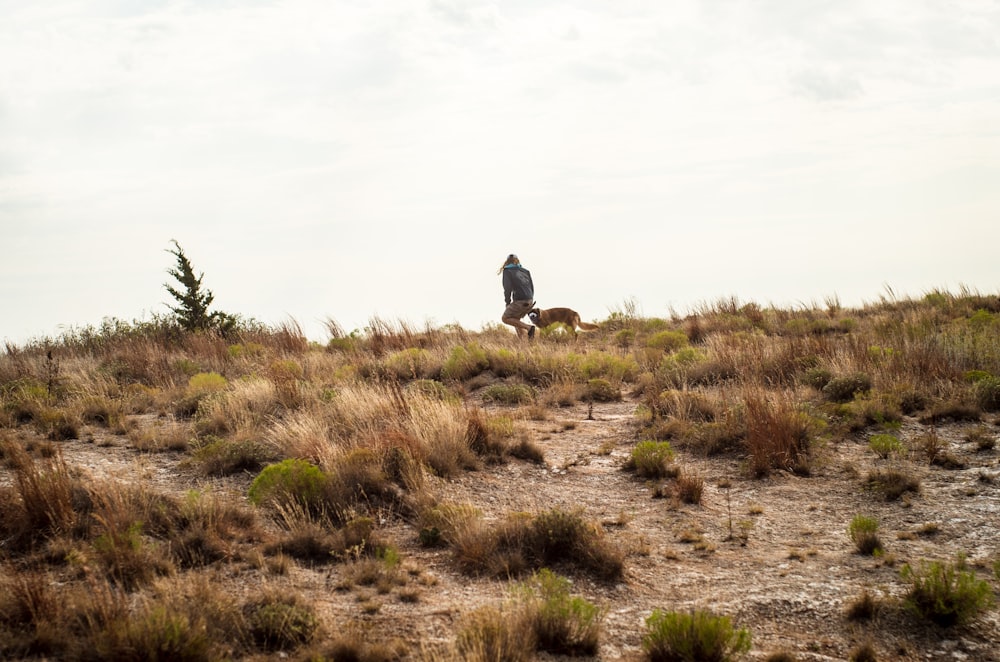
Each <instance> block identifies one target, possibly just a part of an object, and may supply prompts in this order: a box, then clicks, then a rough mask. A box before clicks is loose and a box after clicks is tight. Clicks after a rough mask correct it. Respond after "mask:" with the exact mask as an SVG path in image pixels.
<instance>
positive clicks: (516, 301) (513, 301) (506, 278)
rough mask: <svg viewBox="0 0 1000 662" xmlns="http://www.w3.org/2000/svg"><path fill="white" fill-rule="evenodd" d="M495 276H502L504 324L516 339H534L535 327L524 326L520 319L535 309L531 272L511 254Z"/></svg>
mask: <svg viewBox="0 0 1000 662" xmlns="http://www.w3.org/2000/svg"><path fill="white" fill-rule="evenodd" d="M497 274H498V275H499V274H503V301H504V303H505V304H507V308H505V309H504V311H503V317H502V318H501V319H502V320H503V323H504V324H509V325H511V326H512V327H514V329H515V330H516V331H517V337H518V338H523V337H524V335H525V333H527V335H528V338H529V339H530V338H534V337H535V327H534V326H533V325H531V324H525V323H524V322H522V321H521V318H522V317H524V316H525V315H527V314H528V312H529V311H530V310H531V309H532V308H534V307H535V285H534V283H532V282H531V272H530V271H528V270H527V269H525V268H524V267H522V266H521V261H520V260H519V259H517V256H516V255H514V254H513V253H511V254H510V255H508V256H507V259H506V260H505V261H504V263H503V266H502V267H500V270H499V271H498V272H497Z"/></svg>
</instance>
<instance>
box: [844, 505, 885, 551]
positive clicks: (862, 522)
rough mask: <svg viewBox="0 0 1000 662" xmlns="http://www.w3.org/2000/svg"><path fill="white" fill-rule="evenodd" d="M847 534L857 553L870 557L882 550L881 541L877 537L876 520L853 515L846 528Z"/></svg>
mask: <svg viewBox="0 0 1000 662" xmlns="http://www.w3.org/2000/svg"><path fill="white" fill-rule="evenodd" d="M847 533H848V534H849V535H850V536H851V541H852V542H854V546H855V547H856V548H857V550H858V552H860V553H861V554H865V555H866V556H871V555H872V554H875V553H876V552H877V551H879V550H881V549H882V541H881V540H879V537H878V520H876V519H875V518H874V517H867V516H865V515H855V516H854V518H853V519H852V520H851V523H850V525H849V526H848V527H847Z"/></svg>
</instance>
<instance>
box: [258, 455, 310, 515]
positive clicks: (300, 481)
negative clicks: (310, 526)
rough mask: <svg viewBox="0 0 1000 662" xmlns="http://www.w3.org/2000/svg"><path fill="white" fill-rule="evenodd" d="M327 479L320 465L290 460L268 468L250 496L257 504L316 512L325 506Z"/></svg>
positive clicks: (261, 473) (259, 475)
mask: <svg viewBox="0 0 1000 662" xmlns="http://www.w3.org/2000/svg"><path fill="white" fill-rule="evenodd" d="M327 480H328V477H327V475H326V474H325V473H324V472H323V470H322V469H320V468H319V467H317V466H316V465H314V464H312V463H310V462H307V461H306V460H299V459H294V458H290V459H287V460H282V461H281V462H278V463H277V464H271V465H268V466H267V467H264V469H263V470H262V471H261V472H260V473H259V474H257V477H256V478H254V480H253V482H252V483H251V484H250V489H249V491H248V493H247V497H248V498H249V499H250V503H253V504H254V505H264V504H271V505H278V506H281V505H289V504H296V505H300V506H303V507H305V508H306V509H308V510H316V509H317V508H320V507H321V506H322V504H321V500H322V497H323V492H324V487H325V485H326V483H327Z"/></svg>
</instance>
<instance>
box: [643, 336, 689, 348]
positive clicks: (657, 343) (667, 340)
mask: <svg viewBox="0 0 1000 662" xmlns="http://www.w3.org/2000/svg"><path fill="white" fill-rule="evenodd" d="M687 344H688V337H687V334H686V333H684V332H683V331H659V332H657V333H654V334H653V335H651V336H649V337H648V338H646V347H652V348H654V349H662V350H664V351H667V352H674V351H677V350H678V349H681V348H682V347H686V346H687Z"/></svg>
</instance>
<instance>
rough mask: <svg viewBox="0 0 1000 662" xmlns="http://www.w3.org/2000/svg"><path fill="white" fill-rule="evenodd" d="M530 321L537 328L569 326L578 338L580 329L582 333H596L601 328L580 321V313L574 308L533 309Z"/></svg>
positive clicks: (529, 313)
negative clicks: (561, 324)
mask: <svg viewBox="0 0 1000 662" xmlns="http://www.w3.org/2000/svg"><path fill="white" fill-rule="evenodd" d="M528 319H530V320H531V323H532V324H534V325H535V326H538V327H542V328H545V327H547V326H548V325H550V324H555V323H556V322H561V323H563V324H565V325H566V326H568V327H569V328H570V330H571V331H573V335H574V336H576V330H577V329H578V328H579V329H580V330H581V331H596V330H597V329H599V328H601V327H599V326H597V325H596V324H590V323H588V322H581V321H580V313H578V312H576V311H575V310H573V309H572V308H532V309H531V310H529V311H528Z"/></svg>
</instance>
